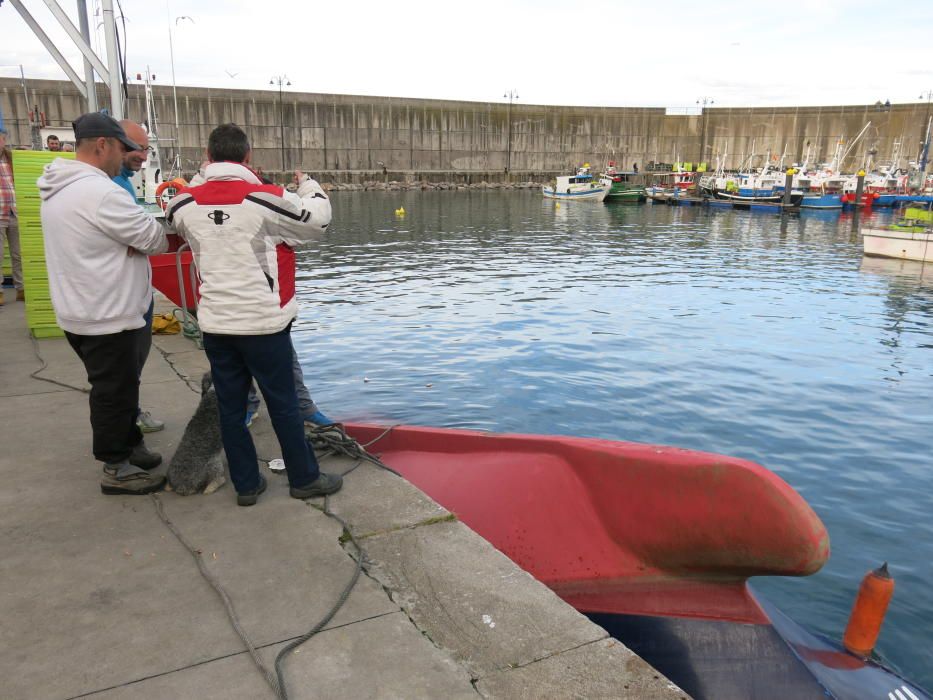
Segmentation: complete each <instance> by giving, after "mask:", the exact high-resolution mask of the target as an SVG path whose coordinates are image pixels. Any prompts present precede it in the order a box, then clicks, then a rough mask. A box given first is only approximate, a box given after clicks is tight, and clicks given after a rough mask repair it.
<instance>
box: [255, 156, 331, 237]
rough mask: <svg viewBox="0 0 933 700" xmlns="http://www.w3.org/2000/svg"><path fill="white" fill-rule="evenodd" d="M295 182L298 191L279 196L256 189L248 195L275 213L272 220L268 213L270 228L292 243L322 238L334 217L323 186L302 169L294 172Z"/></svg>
mask: <svg viewBox="0 0 933 700" xmlns="http://www.w3.org/2000/svg"><path fill="white" fill-rule="evenodd" d="M295 181H296V182H297V183H298V192H297V193H294V192H288V191H286V192H283V194H282V196H281V197H279V196H276V195H272V194H269V193H266V192H255V193H253V194H251V195H248V196H247V197H246V199H247V200H250V201H252V202H253V203H254V204H258V205H261V206H262V207H264V208H265V209H266V210H267V211H268V212H269V213H270V214H271V215H272V216H274V219H272V218H271V217H270V216H269V214H267V221H269V222H270V223H271V224H272V226H270V228H269V229H268V231H269V232H270V234H271V235H272V236H274V237H275V238H278V239H279V241H280V242H282V243H286V244H288V245H290V246H296V245H301V244H302V243H307V242H308V241H313V240H319V239H321V238H323V236H324V233H325V232H326V230H327V227H328V226H329V225H330V220H331V207H330V199H328V198H327V195H326V194H325V193H324V190H323V189H322V188H321V186H320V185H319V184H318V183H317V182H316V181H315V180H313V179H311V178H310V177H308V176H307V175H305V174H304V173H302V172H301V171H300V170H296V171H295Z"/></svg>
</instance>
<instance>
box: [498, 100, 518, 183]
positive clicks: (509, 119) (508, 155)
mask: <svg viewBox="0 0 933 700" xmlns="http://www.w3.org/2000/svg"><path fill="white" fill-rule="evenodd" d="M502 97H503V98H505V97H507V98H509V109H508V112H507V115H508V116H507V117H506V121H507V122H508V130H509V137H508V146H507V147H506V154H505V172H507V173H511V172H512V101H513V100H517V99H518V91H517V90H515V89H514V88H513V89H511V90H509V91H508V92H507V93H505V94H504V95H503V96H502Z"/></svg>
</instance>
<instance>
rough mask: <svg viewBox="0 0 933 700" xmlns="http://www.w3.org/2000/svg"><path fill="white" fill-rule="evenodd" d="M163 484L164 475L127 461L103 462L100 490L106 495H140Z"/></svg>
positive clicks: (150, 491) (156, 489) (155, 489)
mask: <svg viewBox="0 0 933 700" xmlns="http://www.w3.org/2000/svg"><path fill="white" fill-rule="evenodd" d="M163 486H165V477H164V476H162V475H161V474H150V473H149V472H146V471H143V470H142V469H140V468H139V467H134V466H132V465H131V464H129V463H127V462H123V463H121V464H105V465H104V476H103V478H102V479H101V480H100V491H101V493H104V494H106V495H108V496H141V495H143V494H146V493H152V492H153V491H158V490H160V489H161V488H162V487H163Z"/></svg>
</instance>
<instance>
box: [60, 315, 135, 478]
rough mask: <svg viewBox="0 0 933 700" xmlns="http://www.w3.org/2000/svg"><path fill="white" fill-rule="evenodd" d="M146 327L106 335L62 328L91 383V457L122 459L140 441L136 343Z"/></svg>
mask: <svg viewBox="0 0 933 700" xmlns="http://www.w3.org/2000/svg"><path fill="white" fill-rule="evenodd" d="M147 333H149V331H148V329H146V328H145V327H144V328H138V329H135V330H132V331H121V332H119V333H109V334H107V335H76V334H75V333H68V332H67V331H66V332H65V337H66V338H67V339H68V342H69V344H70V345H71V347H72V348H73V349H74V351H75V352H76V353H77V355H78V357H79V358H81V362H83V363H84V369H85V370H86V371H87V380H88V382H89V383H90V385H91V399H90V406H91V430H92V432H93V434H94V458H95V459H99V460H100V461H101V462H110V463H115V462H121V461H123V460H125V459H126V458H127V457H129V456H130V453H131V452H132V451H133V448H134V447H136V445H138V444H139V443H140V442H142V439H143V434H142V433H141V432H140V431H139V428H138V427H136V407H137V405H138V404H139V374H138V366H137V361H138V357H139V346H140V344H141V343H143V342H145V340H146V337H145V336H146V334H147Z"/></svg>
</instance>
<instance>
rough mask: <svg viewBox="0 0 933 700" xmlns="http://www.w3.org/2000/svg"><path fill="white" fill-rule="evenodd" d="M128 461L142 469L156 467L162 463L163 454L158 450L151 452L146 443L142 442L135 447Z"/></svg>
mask: <svg viewBox="0 0 933 700" xmlns="http://www.w3.org/2000/svg"><path fill="white" fill-rule="evenodd" d="M127 461H128V462H129V463H130V464H132V465H133V466H134V467H139V468H140V469H146V470H149V469H155V468H156V467H158V466H159V465H160V464H162V455H160V454H159V453H158V452H150V451H149V448H148V447H146V443H145V442H141V443H139V444H138V445H136V447H134V448H133V451H132V452H131V453H130V456H129V458H128V459H127Z"/></svg>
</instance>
